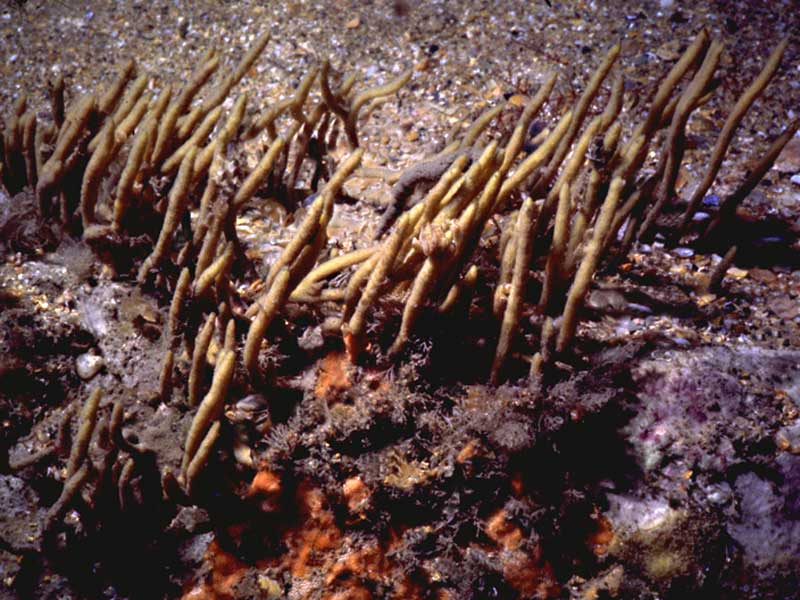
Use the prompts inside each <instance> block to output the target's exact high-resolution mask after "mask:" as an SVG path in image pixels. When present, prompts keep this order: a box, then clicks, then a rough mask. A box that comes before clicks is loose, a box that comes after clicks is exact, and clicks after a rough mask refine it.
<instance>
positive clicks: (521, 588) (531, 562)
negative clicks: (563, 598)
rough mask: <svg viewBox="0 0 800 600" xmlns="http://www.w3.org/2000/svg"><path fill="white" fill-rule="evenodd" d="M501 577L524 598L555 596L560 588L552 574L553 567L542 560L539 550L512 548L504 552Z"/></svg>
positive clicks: (558, 593) (559, 591)
mask: <svg viewBox="0 0 800 600" xmlns="http://www.w3.org/2000/svg"><path fill="white" fill-rule="evenodd" d="M502 561H503V577H505V579H506V581H507V582H508V583H509V585H510V586H511V587H513V588H514V589H515V590H517V591H518V592H519V594H520V596H522V597H524V598H542V599H544V598H556V597H558V596H559V595H560V593H561V590H560V588H559V587H558V583H556V579H555V577H554V576H553V568H552V567H551V566H550V563H548V562H547V561H542V557H541V552H540V550H539V549H538V547H537V549H536V550H535V551H534V552H532V553H528V552H523V551H522V550H514V551H512V552H507V553H505V554H504V556H503V558H502Z"/></svg>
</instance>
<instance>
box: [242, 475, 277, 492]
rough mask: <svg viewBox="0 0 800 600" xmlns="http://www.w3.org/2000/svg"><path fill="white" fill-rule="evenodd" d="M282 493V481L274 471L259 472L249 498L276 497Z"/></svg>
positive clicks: (251, 486)
mask: <svg viewBox="0 0 800 600" xmlns="http://www.w3.org/2000/svg"><path fill="white" fill-rule="evenodd" d="M280 492H281V479H280V477H278V476H277V475H275V473H273V472H272V471H259V472H258V473H256V476H255V477H253V481H252V483H250V489H249V490H248V492H247V495H248V496H257V495H259V494H263V495H275V494H280Z"/></svg>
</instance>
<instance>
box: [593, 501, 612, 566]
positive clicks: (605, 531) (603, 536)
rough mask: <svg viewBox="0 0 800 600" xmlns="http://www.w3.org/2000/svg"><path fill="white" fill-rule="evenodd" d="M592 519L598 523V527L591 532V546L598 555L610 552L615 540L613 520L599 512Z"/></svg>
mask: <svg viewBox="0 0 800 600" xmlns="http://www.w3.org/2000/svg"><path fill="white" fill-rule="evenodd" d="M592 519H593V520H594V521H595V523H596V524H597V529H595V531H593V532H592V533H590V534H589V539H588V544H589V548H591V550H592V552H594V553H595V555H596V556H603V555H605V554H606V553H607V552H608V547H609V546H610V545H611V542H612V541H614V530H613V529H612V527H611V521H609V520H608V519H606V518H605V517H604V516H603V515H602V514H600V513H599V512H595V513H594V514H593V515H592Z"/></svg>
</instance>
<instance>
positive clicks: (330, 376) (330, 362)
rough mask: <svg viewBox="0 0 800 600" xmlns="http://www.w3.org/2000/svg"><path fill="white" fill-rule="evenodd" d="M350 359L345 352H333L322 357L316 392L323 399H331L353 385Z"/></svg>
mask: <svg viewBox="0 0 800 600" xmlns="http://www.w3.org/2000/svg"><path fill="white" fill-rule="evenodd" d="M349 364H350V363H349V360H348V358H347V355H346V354H345V353H344V352H331V353H330V354H328V355H327V356H326V357H325V358H323V359H322V364H321V365H320V368H319V375H318V376H317V385H316V387H315V388H314V394H315V395H316V397H317V398H319V399H321V400H331V399H332V398H334V397H335V396H336V395H337V394H339V393H341V392H343V391H345V390H349V389H350V387H351V386H352V385H353V384H352V381H351V380H350V374H349V373H348V371H347V368H348V366H349Z"/></svg>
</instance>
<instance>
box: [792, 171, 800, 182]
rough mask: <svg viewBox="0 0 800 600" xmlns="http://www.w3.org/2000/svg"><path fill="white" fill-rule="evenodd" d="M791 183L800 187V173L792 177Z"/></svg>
mask: <svg viewBox="0 0 800 600" xmlns="http://www.w3.org/2000/svg"><path fill="white" fill-rule="evenodd" d="M790 181H791V182H792V183H796V184H797V185H800V173H798V174H797V175H792V178H791V180H790Z"/></svg>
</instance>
